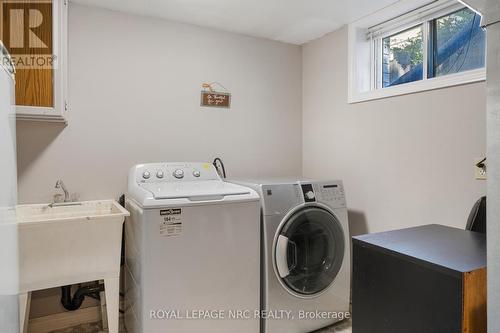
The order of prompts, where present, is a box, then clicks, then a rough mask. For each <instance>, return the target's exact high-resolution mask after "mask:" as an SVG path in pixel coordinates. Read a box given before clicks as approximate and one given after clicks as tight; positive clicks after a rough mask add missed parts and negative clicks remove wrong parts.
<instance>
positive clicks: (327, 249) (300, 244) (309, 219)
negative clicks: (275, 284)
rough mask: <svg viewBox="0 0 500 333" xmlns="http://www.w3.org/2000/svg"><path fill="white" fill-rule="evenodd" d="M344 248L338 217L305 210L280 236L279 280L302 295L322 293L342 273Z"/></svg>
mask: <svg viewBox="0 0 500 333" xmlns="http://www.w3.org/2000/svg"><path fill="white" fill-rule="evenodd" d="M344 249H345V240H344V232H343V230H342V226H341V225H340V223H339V221H338V220H337V218H336V217H335V216H334V215H333V214H332V213H330V212H329V211H327V210H326V209H323V208H321V207H307V208H304V209H302V210H300V211H298V212H296V213H295V214H293V215H292V216H291V217H290V218H289V219H288V221H287V222H286V223H285V224H284V225H283V228H282V229H281V231H280V234H279V235H278V239H277V243H276V248H275V259H276V261H275V262H276V268H277V272H278V275H279V278H280V279H282V281H283V282H284V284H285V286H287V287H288V288H289V289H290V290H291V291H293V292H295V293H298V294H300V295H305V296H312V295H315V294H318V293H321V292H322V291H324V290H325V289H327V288H328V287H329V286H330V285H331V284H332V282H333V280H334V279H335V277H336V276H337V274H338V273H339V271H340V268H341V266H342V262H343V259H344Z"/></svg>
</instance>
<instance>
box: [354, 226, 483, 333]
mask: <svg viewBox="0 0 500 333" xmlns="http://www.w3.org/2000/svg"><path fill="white" fill-rule="evenodd" d="M352 316H353V333H403V332H404V333H423V332H425V333H464V332H467V333H486V237H485V235H484V234H480V233H475V232H471V231H465V230H461V229H456V228H450V227H446V226H441V225H427V226H422V227H417V228H409V229H403V230H396V231H390V232H384V233H377V234H369V235H363V236H358V237H354V238H353V299H352Z"/></svg>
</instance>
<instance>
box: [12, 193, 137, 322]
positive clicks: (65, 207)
mask: <svg viewBox="0 0 500 333" xmlns="http://www.w3.org/2000/svg"><path fill="white" fill-rule="evenodd" d="M16 215H17V222H18V224H17V225H18V235H19V236H18V237H19V265H20V266H19V279H20V286H19V287H20V294H21V296H20V307H21V308H20V310H21V324H22V325H21V329H23V325H24V323H23V322H22V321H23V318H22V314H23V313H25V312H24V311H27V309H28V308H29V295H30V292H31V291H34V290H41V289H47V288H53V287H59V286H65V285H70V284H77V283H82V282H88V281H95V280H104V283H105V288H106V301H107V304H108V310H109V308H113V307H114V306H113V304H114V303H116V306H118V300H119V296H118V291H119V289H118V286H119V276H120V259H121V240H122V227H123V222H124V219H125V217H126V216H129V215H130V214H129V213H128V212H127V211H126V210H125V209H124V208H123V207H121V206H120V205H119V204H118V203H117V202H116V201H114V200H103V201H87V202H78V203H68V204H62V205H57V204H54V205H49V204H36V205H20V206H17V207H16ZM108 292H109V293H112V296H111V298H112V299H108V298H109V297H108ZM23 308H24V310H23ZM113 311H114V310H113ZM28 312H29V311H28ZM116 315H118V310H116ZM114 316H115V314H114V313H112V318H109V317H110V314H109V313H108V321H109V325H110V327H109V328H110V330H109V331H110V332H112V331H115V330H114V326H115V325H114ZM116 318H118V317H116ZM112 326H113V327H112Z"/></svg>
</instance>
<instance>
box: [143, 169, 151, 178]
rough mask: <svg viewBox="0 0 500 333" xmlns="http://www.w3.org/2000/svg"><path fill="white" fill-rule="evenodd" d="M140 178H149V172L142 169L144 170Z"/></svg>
mask: <svg viewBox="0 0 500 333" xmlns="http://www.w3.org/2000/svg"><path fill="white" fill-rule="evenodd" d="M142 178H144V179H149V178H151V173H150V172H149V171H147V170H146V171H144V172H143V173H142Z"/></svg>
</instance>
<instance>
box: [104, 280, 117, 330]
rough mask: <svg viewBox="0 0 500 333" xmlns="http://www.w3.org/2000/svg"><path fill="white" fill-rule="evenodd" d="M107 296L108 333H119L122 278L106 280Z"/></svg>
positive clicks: (105, 289) (105, 290)
mask: <svg viewBox="0 0 500 333" xmlns="http://www.w3.org/2000/svg"><path fill="white" fill-rule="evenodd" d="M104 292H105V294H106V312H107V314H108V332H109V333H118V320H119V315H120V307H119V304H120V278H112V279H104Z"/></svg>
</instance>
